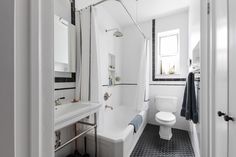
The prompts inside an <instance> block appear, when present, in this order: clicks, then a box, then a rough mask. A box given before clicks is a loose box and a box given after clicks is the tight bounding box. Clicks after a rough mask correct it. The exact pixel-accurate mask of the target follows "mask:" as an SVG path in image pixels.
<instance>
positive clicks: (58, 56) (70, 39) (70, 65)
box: [54, 15, 76, 72]
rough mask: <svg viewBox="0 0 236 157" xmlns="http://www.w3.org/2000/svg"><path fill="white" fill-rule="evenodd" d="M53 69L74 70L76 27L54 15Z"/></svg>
mask: <svg viewBox="0 0 236 157" xmlns="http://www.w3.org/2000/svg"><path fill="white" fill-rule="evenodd" d="M54 71H58V72H75V71H76V29H75V26H74V25H72V24H70V23H69V22H68V21H66V20H64V19H63V18H61V17H59V16H57V15H54Z"/></svg>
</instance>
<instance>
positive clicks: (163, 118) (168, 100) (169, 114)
mask: <svg viewBox="0 0 236 157" xmlns="http://www.w3.org/2000/svg"><path fill="white" fill-rule="evenodd" d="M155 104H156V109H157V110H158V112H157V113H156V115H155V120H156V121H157V122H158V123H159V124H160V131H159V135H160V138H162V139H165V140H170V139H171V137H172V131H171V127H172V126H173V125H174V124H175V122H176V117H175V115H174V114H173V113H174V112H176V110H177V98H176V97H156V98H155Z"/></svg>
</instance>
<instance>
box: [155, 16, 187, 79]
mask: <svg viewBox="0 0 236 157" xmlns="http://www.w3.org/2000/svg"><path fill="white" fill-rule="evenodd" d="M176 30H177V29H172V30H170V31H166V32H171V31H176ZM157 39H158V34H157V33H156V29H155V20H153V21H152V62H153V63H152V80H153V81H186V78H183V77H182V75H181V74H172V75H158V74H156V59H157V58H156V55H159V50H158V46H157V45H156V44H159V43H158V42H159V41H158V42H156V40H157ZM178 55H180V31H179V33H178ZM179 57H180V56H179Z"/></svg>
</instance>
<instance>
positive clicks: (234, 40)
mask: <svg viewBox="0 0 236 157" xmlns="http://www.w3.org/2000/svg"><path fill="white" fill-rule="evenodd" d="M228 115H229V116H230V117H233V118H236V0H229V112H228ZM228 124H229V147H228V149H229V150H228V152H229V156H228V157H235V156H236V121H229V122H228Z"/></svg>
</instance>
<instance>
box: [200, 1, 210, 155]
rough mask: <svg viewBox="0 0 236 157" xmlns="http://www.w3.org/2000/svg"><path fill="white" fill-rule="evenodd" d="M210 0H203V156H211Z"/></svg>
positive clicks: (201, 119) (201, 100)
mask: <svg viewBox="0 0 236 157" xmlns="http://www.w3.org/2000/svg"><path fill="white" fill-rule="evenodd" d="M208 2H209V0H201V38H200V47H201V82H200V88H201V93H200V103H201V108H200V151H201V152H200V153H201V157H210V156H209V146H210V145H209V140H210V138H209V131H210V128H209V122H210V116H209V111H210V110H209V96H210V95H209V92H210V91H209V88H210V87H211V86H210V79H209V78H210V77H209V76H210V75H209V73H210V70H209V69H210V56H209V36H210V34H209V16H208V14H207V9H208Z"/></svg>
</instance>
